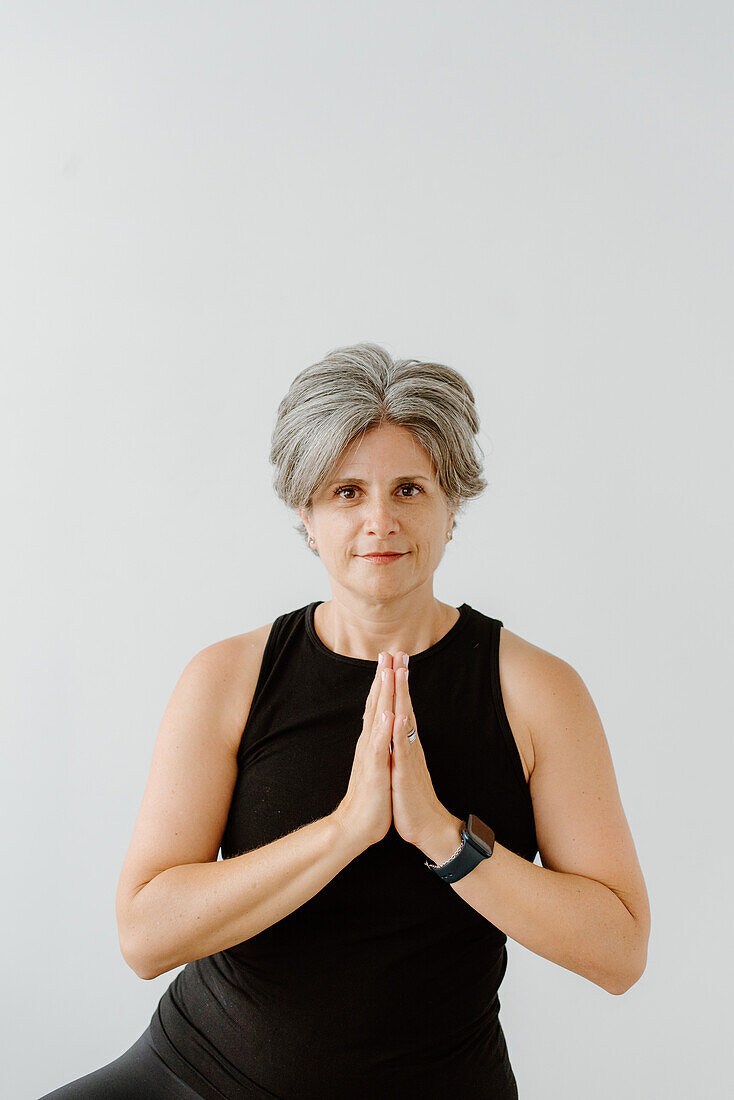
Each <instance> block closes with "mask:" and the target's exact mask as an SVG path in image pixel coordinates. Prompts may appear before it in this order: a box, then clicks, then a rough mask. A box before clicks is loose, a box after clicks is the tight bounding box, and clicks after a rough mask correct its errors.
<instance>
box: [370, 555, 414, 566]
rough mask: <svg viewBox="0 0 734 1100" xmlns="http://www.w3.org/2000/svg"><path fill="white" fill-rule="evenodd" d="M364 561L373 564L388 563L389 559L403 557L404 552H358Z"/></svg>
mask: <svg viewBox="0 0 734 1100" xmlns="http://www.w3.org/2000/svg"><path fill="white" fill-rule="evenodd" d="M360 557H361V558H363V559H364V560H365V561H371V562H374V563H375V565H388V564H389V562H391V561H397V560H398V558H403V557H405V555H404V554H360Z"/></svg>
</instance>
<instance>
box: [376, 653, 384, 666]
mask: <svg viewBox="0 0 734 1100" xmlns="http://www.w3.org/2000/svg"><path fill="white" fill-rule="evenodd" d="M384 663H385V654H384V653H380V654H378V657H377V664H378V665H382V664H384Z"/></svg>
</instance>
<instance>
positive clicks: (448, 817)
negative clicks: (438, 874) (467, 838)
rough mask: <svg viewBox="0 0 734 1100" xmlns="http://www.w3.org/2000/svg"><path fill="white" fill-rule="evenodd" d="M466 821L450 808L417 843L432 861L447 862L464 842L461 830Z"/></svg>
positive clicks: (437, 862)
mask: <svg viewBox="0 0 734 1100" xmlns="http://www.w3.org/2000/svg"><path fill="white" fill-rule="evenodd" d="M464 824H465V822H464V821H463V820H462V818H460V817H456V816H455V815H454V814H450V813H449V812H448V810H447V811H446V812H445V813H444V814H442V815H441V817H440V819H439V820H438V821H437V822H436V825H435V827H434V828H433V829H432V830H431V832H430V833H427V834H426V836H425V837H424V838H423V839H422V840H421V842H420V843H419V844H417V845H416V847H417V848H420V850H421V852H423V854H424V855H425V856H426V857H427V858H428V859H430V861H431V863H436V864H440V863H445V862H446V860H448V859H451V857H452V856H453V855H454V854H455V853H456V849H457V848H458V847H459V846H460V845H461V843H462V840H463V838H462V835H461V830H462V827H463V826H464Z"/></svg>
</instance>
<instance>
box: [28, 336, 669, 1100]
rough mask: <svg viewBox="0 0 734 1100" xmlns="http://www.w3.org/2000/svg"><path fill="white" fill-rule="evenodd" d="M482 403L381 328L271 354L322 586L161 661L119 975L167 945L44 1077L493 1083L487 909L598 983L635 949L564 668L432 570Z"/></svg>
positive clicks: (137, 1081)
mask: <svg viewBox="0 0 734 1100" xmlns="http://www.w3.org/2000/svg"><path fill="white" fill-rule="evenodd" d="M478 429H479V420H478V417H477V413H476V410H475V406H474V397H473V394H472V391H471V388H470V387H469V385H468V384H467V382H466V381H465V379H464V378H462V377H461V375H459V374H458V373H457V372H456V371H454V370H452V369H450V368H449V367H447V366H444V365H441V364H436V363H422V362H418V361H416V360H400V361H398V362H394V361H393V360H392V359H391V358H390V356H389V355H388V354H387V352H385V351H384V350H383V349H382V348H380V347H378V346H376V345H374V344H359V345H356V346H354V347H347V348H338V349H336V350H334V351H332V352H331V353H330V354H329V355H327V356H326V358H325V359H324V360H323V361H322V362H320V363H316V364H314V365H313V366H311V367H308V368H307V369H305V370H303V371H301V373H300V374H299V375H298V376H297V377H296V378H295V379H294V381H293V383H292V385H291V387H290V389H289V391H288V393H287V395H286V396H285V398H284V399H283V401H282V402H281V404H280V406H279V409H278V417H277V422H276V425H275V429H274V433H273V439H272V449H271V455H270V457H271V461H272V463H273V464H274V466H275V470H276V474H275V488H276V491H277V493H278V495H279V496H280V498H281V499H282V500H283V501H284V502H285V503H286V504H288V505H289V506H291V507H292V508H294V509H297V510H298V514H299V516H300V518H301V521H302V524H301V525H300V531H301V533H302V535H303V537H304V538H305V539H307V540H308V545H309V546H310V547H311V549H312V551H313V552H314V553H316V554H318V556H319V557H320V558H321V560H322V562H323V564H324V566H325V568H326V570H327V572H328V574H329V579H330V583H331V592H332V598H331V600H329V601H327V602H320V601H314V602H311V603H309V604H307V605H305V606H304V607H301V608H298V609H297V610H295V611H290V612H286V613H284V614H282V615H280V616H279V617H278V618H277V619H276V620H275V621H274V622H273V623H268V624H267V625H266V626H263V627H260V628H259V629H256V630H252V631H249V632H247V633H245V634H242V635H238V636H236V637H233V638H228V639H226V640H225V641H222V642H219V643H217V644H215V645H212V646H209V647H207V648H205V649H204V650H202V651H201V652H200V653H198V654H196V656H195V657H194V658H193V659H192V660H191V661H190V662H189V664H188V666H187V667H186V669H185V670H184V672H183V674H182V676H181V678H180V680H179V682H178V684H177V685H176V688H175V691H174V693H173V696H172V698H171V700H170V702H169V705H168V707H167V709H166V713H165V715H164V718H163V721H162V724H161V728H160V730H159V733H158V738H157V741H156V746H155V750H154V754H153V760H152V764H151V772H150V777H149V780H148V784H147V787H146V791H145V795H144V798H143V803H142V807H141V810H140V814H139V817H138V820H137V822H136V826H135V831H134V834H133V838H132V843H131V846H130V850H129V852H128V855H127V857H126V859H125V863H124V866H123V870H122V875H121V878H120V885H119V890H118V898H117V916H118V926H119V934H120V944H121V949H122V952H123V955H124V957H125V959H126V960H127V962H128V963H129V965H130V966H131V967H132V969H133V970H134V971H135V972H136V973H137V974H138V975H139V976H140V977H141V978H153V977H156V976H158V975H160V974H163V973H166V972H167V971H170V970H172V969H174V968H175V967H179V966H181V965H182V964H186V965H185V966H184V968H183V970H181V971H180V972H179V974H178V975H177V976H176V978H175V979H174V980H173V981H172V982H171V984H170V986H169V987H168V989H167V990H166V992H165V993H164V994H163V997H162V998H161V1000H160V1002H159V1004H158V1006H157V1008H156V1010H155V1012H154V1014H153V1017H152V1019H151V1021H150V1025H149V1027H148V1029H146V1031H145V1032H144V1033H143V1035H141V1037H140V1038H139V1039H138V1040H137V1042H136V1043H135V1044H134V1045H133V1046H132V1047H131V1048H130V1050H129V1051H127V1052H125V1054H123V1055H122V1056H121V1057H120V1058H118V1059H117V1060H116V1061H115V1062H112V1063H110V1065H108V1066H105V1067H103V1068H102V1069H100V1070H97V1071H96V1072H95V1073H92V1074H89V1075H87V1076H86V1077H83V1078H81V1079H80V1080H79V1081H76V1082H74V1083H73V1084H71V1085H68V1086H66V1087H64V1088H61V1089H57V1090H56V1091H55V1092H53V1093H49V1094H48V1095H49V1096H52V1097H71V1096H74V1097H96V1096H99V1097H102V1096H104V1097H105V1098H108V1097H111V1096H118V1095H119V1096H121V1097H122V1096H125V1097H130V1096H136V1095H140V1096H143V1095H145V1096H202V1097H221V1096H225V1097H232V1098H234V1097H244V1096H247V1097H249V1096H253V1097H272V1096H276V1097H283V1098H289V1100H295V1098H298V1100H304V1098H311V1097H314V1098H315V1097H318V1098H319V1100H325V1098H331V1097H333V1098H337V1097H338V1098H339V1100H343V1098H345V1097H350V1098H352V1097H354V1098H360V1097H364V1098H367V1097H370V1098H372V1097H375V1096H382V1097H392V1096H401V1097H405V1096H408V1097H412V1096H419V1095H420V1096H421V1097H422V1098H431V1097H435V1098H436V1100H439V1098H441V1100H443V1098H448V1097H455V1096H460V1097H462V1100H473V1098H476V1100H479V1098H482V1100H506V1098H510V1097H516V1096H517V1086H516V1082H515V1077H514V1074H513V1071H512V1068H511V1065H510V1060H509V1057H508V1051H507V1046H506V1043H505V1039H504V1035H503V1031H502V1027H501V1026H500V1022H499V1007H500V1002H499V997H498V993H497V991H498V989H499V985H500V983H501V981H502V979H503V976H504V973H505V968H506V965H507V951H506V946H505V944H506V939H507V936H510V937H512V939H514V940H516V941H518V942H519V943H522V944H523V945H524V946H525V947H527V948H529V949H530V950H531V951H534V952H535V953H536V954H539V955H542V956H543V957H544V958H546V959H550V960H552V961H553V962H556V963H558V964H559V965H560V966H563V967H565V968H566V969H569V970H573V971H575V972H576V973H578V974H580V975H581V976H582V977H584V978H587V979H589V980H590V981H592V982H594V983H596V984H597V985H599V986H600V987H601V988H603V989H605V990H607V991H608V992H610V993H615V994H619V993H623V992H625V990H627V989H629V988H630V986H631V985H633V984H634V982H636V981H637V979H638V978H639V977H640V975H641V974H642V972H643V971H644V968H645V962H646V953H647V941H648V935H649V927H650V916H649V907H648V900H647V893H646V889H645V883H644V880H643V876H642V873H641V871H640V867H639V864H638V861H637V857H636V853H635V848H634V844H633V841H632V838H631V835H630V832H629V828H628V825H627V822H626V819H625V815H624V811H623V808H622V805H621V803H620V798H619V793H618V790H617V785H616V780H615V775H614V769H613V765H612V761H611V756H610V753H609V748H608V745H607V742H606V738H605V735H604V732H603V729H602V726H601V723H600V720H599V717H598V714H597V712H596V709H595V707H594V704H593V702H592V700H591V698H590V697H589V694H588V692H587V690H586V687H585V686H584V683H583V681H582V680H581V678H580V676H579V675H578V674H577V673H576V672H575V671H574V670H573V668H571V666H570V665H568V664H567V663H566V662H565V661H563V660H562V659H560V658H558V657H555V656H553V655H552V654H550V653H547V652H545V651H544V650H542V649H540V648H538V647H537V646H534V645H532V644H531V643H530V642H527V641H525V640H524V639H522V638H521V637H519V636H518V635H516V634H514V633H512V632H510V631H508V630H506V629H505V628H503V626H502V623H501V621H500V620H498V619H495V618H492V617H490V616H487V615H485V614H483V613H482V612H480V611H478V610H475V609H474V608H472V607H471V606H470V605H469V604H467V603H463V604H462V605H461V606H460V607H459V608H455V607H452V606H450V605H448V604H445V603H442V602H441V601H440V600H438V599H436V597H435V596H434V594H433V576H434V573H435V570H436V568H437V566H438V565H439V563H440V561H441V559H442V556H443V552H444V548H445V545H446V543H447V542H448V541H449V540H450V539H451V538H452V533H453V530H454V527H455V523H456V516H457V514H458V512H459V510H460V508H461V507H462V506H463V504H464V502H466V501H467V500H470V499H472V498H474V497H476V496H478V495H479V494H480V493H481V491H482V490H483V489H484V487H485V486H486V482H485V481H484V479H483V478H482V476H481V467H480V465H479V463H478V460H477V457H476V454H475V441H474V437H475V435H476V433H477V431H478ZM243 731H244V732H243ZM220 847H221V851H222V857H223V858H222V860H220V861H217V855H218V852H219V849H220ZM538 852H540V855H541V858H542V863H543V866H542V867H541V866H538V865H537V864H535V863H534V862H533V861H534V859H535V856H536V855H537V854H538Z"/></svg>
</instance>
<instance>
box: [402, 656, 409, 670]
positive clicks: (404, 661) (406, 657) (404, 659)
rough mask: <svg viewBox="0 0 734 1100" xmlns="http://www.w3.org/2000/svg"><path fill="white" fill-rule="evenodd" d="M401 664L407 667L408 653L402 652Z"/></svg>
mask: <svg viewBox="0 0 734 1100" xmlns="http://www.w3.org/2000/svg"><path fill="white" fill-rule="evenodd" d="M403 664H404V665H405V667H406V668H407V667H408V654H407V653H404V654H403Z"/></svg>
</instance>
